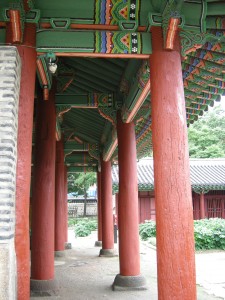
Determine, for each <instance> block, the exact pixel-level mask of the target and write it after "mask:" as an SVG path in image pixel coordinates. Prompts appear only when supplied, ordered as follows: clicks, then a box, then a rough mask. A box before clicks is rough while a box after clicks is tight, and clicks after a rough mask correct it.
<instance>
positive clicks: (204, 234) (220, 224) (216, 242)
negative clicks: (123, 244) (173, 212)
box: [139, 218, 225, 250]
mask: <svg viewBox="0 0 225 300" xmlns="http://www.w3.org/2000/svg"><path fill="white" fill-rule="evenodd" d="M139 234H140V237H141V239H142V240H147V239H148V238H150V237H155V236H156V226H155V222H154V221H147V222H145V223H144V224H140V225H139ZM194 237H195V249H196V250H206V249H222V250H225V220H224V219H218V218H214V219H203V220H197V221H194Z"/></svg>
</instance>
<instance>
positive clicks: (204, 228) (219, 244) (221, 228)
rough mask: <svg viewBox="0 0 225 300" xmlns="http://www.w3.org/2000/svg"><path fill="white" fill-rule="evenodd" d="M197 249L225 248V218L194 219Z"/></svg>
mask: <svg viewBox="0 0 225 300" xmlns="http://www.w3.org/2000/svg"><path fill="white" fill-rule="evenodd" d="M194 229H195V233H194V234H195V249H196V250H205V249H223V250H225V239H224V237H225V220H224V219H218V218H215V219H203V220H197V221H194Z"/></svg>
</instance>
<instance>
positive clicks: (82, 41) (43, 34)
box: [36, 29, 152, 58]
mask: <svg viewBox="0 0 225 300" xmlns="http://www.w3.org/2000/svg"><path fill="white" fill-rule="evenodd" d="M123 39H126V43H123ZM109 44H110V47H108V45H109ZM36 48H37V52H39V53H46V52H49V51H52V52H54V53H56V54H57V55H60V53H63V54H65V53H68V54H70V53H77V54H79V53H81V54H82V56H83V54H84V53H87V54H88V55H90V54H91V53H93V54H101V55H102V54H108V55H110V56H111V57H113V56H115V57H117V56H118V55H121V57H123V56H124V57H126V56H130V57H132V56H134V57H136V56H137V57H139V56H140V58H141V55H142V54H143V55H147V56H148V55H149V54H151V53H152V49H151V34H150V33H148V32H145V33H140V32H135V33H134V32H129V31H119V32H103V31H65V30H60V29H58V30H57V31H52V30H41V31H37V36H36ZM88 55H87V56H88ZM63 56H65V55H63Z"/></svg>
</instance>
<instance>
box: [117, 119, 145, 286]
mask: <svg viewBox="0 0 225 300" xmlns="http://www.w3.org/2000/svg"><path fill="white" fill-rule="evenodd" d="M117 136H118V161H119V200H118V221H119V258H120V274H118V275H117V276H116V278H115V280H114V283H113V288H114V289H119V290H121V289H132V290H133V289H139V290H140V289H143V288H145V279H144V278H143V277H142V276H141V275H140V249H139V218H138V181H137V162H136V159H137V154H136V138H135V125H134V123H133V122H132V123H130V124H124V123H123V122H122V119H121V116H120V113H118V117H117Z"/></svg>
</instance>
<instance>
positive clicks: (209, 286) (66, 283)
mask: <svg viewBox="0 0 225 300" xmlns="http://www.w3.org/2000/svg"><path fill="white" fill-rule="evenodd" d="M96 237H97V233H96V232H93V233H92V234H91V236H89V237H85V238H76V239H74V237H73V231H71V230H70V231H69V239H70V241H72V245H73V249H72V250H66V256H65V257H62V258H57V259H56V260H55V270H56V279H57V281H58V284H59V290H58V291H57V292H56V295H55V296H51V297H42V298H40V297H31V299H32V300H35V299H36V300H40V299H43V300H54V299H55V300H56V299H62V300H74V299H76V300H92V299H93V300H95V299H96V300H97V299H109V300H113V299H117V300H118V299H121V300H137V299H138V300H140V299H142V300H147V299H148V300H149V299H152V300H157V269H156V250H155V249H154V248H150V247H149V246H148V245H147V244H146V243H143V242H141V270H142V275H144V276H145V277H146V279H147V285H148V290H146V291H130V292H113V291H112V289H111V285H112V283H113V280H114V278H115V276H116V274H117V273H118V272H119V258H118V256H116V257H113V258H103V257H98V254H99V250H100V248H97V247H94V243H95V240H96ZM115 247H117V245H116V244H115ZM196 262H197V283H198V284H200V285H202V286H203V287H200V286H198V300H213V299H215V300H216V299H225V292H224V289H223V286H224V285H225V284H223V283H221V280H224V281H225V274H224V272H225V252H215V253H198V254H197V255H196ZM218 268H219V272H218ZM215 271H216V273H215ZM217 273H218V274H220V276H218V278H217V277H215V276H214V274H217ZM219 281H220V284H217V283H216V284H215V282H219ZM215 285H216V286H215ZM216 287H217V289H216ZM215 290H218V291H215ZM207 292H208V293H214V292H216V293H217V292H218V294H217V295H218V296H220V298H217V297H215V296H213V295H209V294H207ZM221 293H223V294H221Z"/></svg>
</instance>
